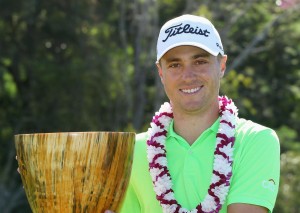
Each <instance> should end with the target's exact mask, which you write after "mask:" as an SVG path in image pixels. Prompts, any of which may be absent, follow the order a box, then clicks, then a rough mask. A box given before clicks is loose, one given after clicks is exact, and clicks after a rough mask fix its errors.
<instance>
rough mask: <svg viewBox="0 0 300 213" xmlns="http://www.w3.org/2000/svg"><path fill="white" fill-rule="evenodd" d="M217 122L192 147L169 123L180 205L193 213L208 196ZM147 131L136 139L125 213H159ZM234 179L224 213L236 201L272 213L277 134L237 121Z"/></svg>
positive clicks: (170, 154) (169, 150)
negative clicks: (150, 172) (150, 163)
mask: <svg viewBox="0 0 300 213" xmlns="http://www.w3.org/2000/svg"><path fill="white" fill-rule="evenodd" d="M218 127H219V119H218V120H216V122H215V123H214V124H213V125H212V126H211V127H210V128H208V129H207V130H206V131H204V132H203V133H202V134H201V135H200V136H199V138H198V139H197V140H196V141H195V142H194V143H193V144H192V145H189V144H188V143H187V141H185V139H183V138H182V137H181V136H179V135H178V134H176V133H175V132H174V131H173V122H172V123H171V125H170V128H169V131H168V135H167V140H166V150H167V159H168V168H169V171H170V174H171V177H172V182H173V187H172V188H173V190H174V193H175V198H176V199H177V202H178V203H180V204H181V205H182V206H183V207H184V208H187V209H189V210H191V209H193V208H195V207H196V206H197V205H198V204H199V203H200V202H201V201H203V199H204V197H205V196H206V194H207V190H208V188H209V185H210V182H211V176H212V171H213V160H214V154H213V153H214V150H215V144H216V133H217V131H218ZM146 139H147V133H141V134H138V135H137V141H136V146H135V151H134V160H133V165H132V173H131V178H130V183H129V186H128V190H127V193H126V197H125V200H124V203H123V206H122V209H121V212H122V213H160V212H162V208H161V206H160V204H159V202H158V201H157V200H156V197H155V196H156V195H155V192H154V190H153V184H152V181H151V176H150V174H149V170H148V169H149V166H148V161H147V152H146V150H147V145H146ZM232 172H233V176H232V179H231V186H230V190H229V193H228V196H227V199H226V202H225V203H224V204H223V207H222V209H221V211H220V213H225V212H227V206H228V205H230V204H232V203H247V204H254V205H259V206H264V207H266V208H268V209H269V212H272V210H273V207H274V204H275V200H276V196H277V193H278V185H279V172H280V148H279V141H278V138H277V135H276V133H275V132H274V131H273V130H272V129H270V128H267V127H264V126H261V125H259V124H256V123H253V122H251V121H248V120H245V119H239V120H238V124H237V128H236V141H235V144H234V163H233V169H232Z"/></svg>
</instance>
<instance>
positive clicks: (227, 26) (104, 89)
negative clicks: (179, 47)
mask: <svg viewBox="0 0 300 213" xmlns="http://www.w3.org/2000/svg"><path fill="white" fill-rule="evenodd" d="M298 2H299V1H298V0H281V1H279V0H278V1H276V4H275V2H274V1H273V0H267V1H259V0H252V1H240V0H230V1H226V2H224V1H210V0H202V1H200V0H187V1H184V0H176V1H175V0H160V1H153V0H143V1H141V0H113V1H112V0H102V1H95V0H85V1H73V2H70V1H66V0H59V1H58V0H52V1H35V0H28V1H16V0H10V1H8V0H2V1H0V143H1V149H0V165H1V170H0V209H1V210H2V209H3V211H4V213H5V212H7V213H9V212H22V213H24V212H30V210H29V207H28V203H27V200H26V197H25V194H24V191H23V188H22V186H21V182H20V177H19V175H18V174H17V172H16V168H17V165H16V162H15V160H14V158H15V157H14V156H15V150H14V144H13V135H14V134H18V133H30V132H54V131H102V130H107V131H126V130H132V131H138V132H139V131H143V130H146V128H147V127H148V123H149V121H150V119H151V116H152V114H153V111H155V110H157V109H158V107H159V106H160V104H161V103H162V102H163V101H164V100H166V97H165V96H164V94H163V90H162V87H161V82H160V79H159V77H158V75H157V74H156V67H155V48H156V47H155V46H156V38H157V35H158V30H159V28H160V26H161V25H162V24H163V23H164V22H165V21H167V20H168V19H170V18H172V17H174V16H177V15H179V14H183V13H192V14H196V15H204V16H206V17H208V18H209V19H211V20H212V21H213V23H214V24H215V25H216V27H217V28H218V30H219V31H220V34H221V37H222V38H223V44H224V47H225V52H226V54H228V56H229V60H228V67H227V74H226V76H225V78H224V80H223V82H222V93H226V94H227V95H228V96H230V97H232V98H233V99H235V102H236V103H237V105H238V106H239V109H240V112H239V114H240V115H241V116H242V117H245V118H249V119H252V120H254V121H257V122H259V123H262V124H265V125H267V126H270V127H272V128H275V129H276V130H277V132H278V134H279V137H280V140H281V146H282V153H283V154H282V176H281V183H282V184H281V185H280V187H281V188H280V189H281V190H280V193H279V196H278V202H277V204H276V208H275V210H274V212H283V213H284V212H288V213H290V212H298V211H299V206H300V203H299V201H298V200H297V199H296V198H297V197H299V196H298V195H299V192H300V189H299V183H300V180H299V179H300V177H299V174H298V173H297V171H298V170H297V167H298V166H299V161H298V160H297V159H298V156H299V155H300V149H299V144H300V136H299V132H300V123H299V117H300V95H299V94H300V57H299V56H300V51H299V50H300V44H299V37H300V13H298V12H297V11H299V7H300V6H299V3H298ZM291 5H292V6H291ZM287 203H288V205H287Z"/></svg>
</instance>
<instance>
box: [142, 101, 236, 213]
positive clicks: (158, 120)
mask: <svg viewBox="0 0 300 213" xmlns="http://www.w3.org/2000/svg"><path fill="white" fill-rule="evenodd" d="M219 114H220V116H221V119H220V127H219V129H218V133H217V136H216V137H217V142H216V149H215V152H214V163H213V175H212V179H211V184H210V186H209V189H208V194H207V195H206V196H205V198H204V200H203V201H202V202H201V203H200V204H199V205H198V206H196V208H195V209H193V210H191V211H189V210H187V209H185V208H183V207H182V206H181V205H180V204H179V203H178V202H177V200H176V198H175V195H174V191H173V190H172V180H171V175H170V172H169V170H168V167H167V165H168V162H167V158H166V147H165V141H166V136H167V130H168V128H169V125H170V123H171V121H172V119H173V112H172V108H171V105H170V104H169V103H167V102H166V103H164V104H163V105H162V106H161V108H160V110H159V111H158V112H156V113H155V116H154V117H153V119H152V122H151V128H149V130H148V139H147V145H148V146H147V158H148V161H149V171H150V175H151V178H152V182H153V185H154V191H155V193H156V199H157V200H158V201H159V202H160V205H161V206H162V209H163V212H164V213H197V212H200V213H218V212H219V211H220V209H221V207H222V204H223V203H224V201H225V199H226V196H227V194H228V191H229V186H230V179H231V176H232V163H233V145H234V141H235V136H234V135H235V126H236V120H237V119H236V118H237V114H238V113H237V108H236V106H235V105H234V103H233V101H232V100H231V99H228V98H227V97H226V96H222V97H219Z"/></svg>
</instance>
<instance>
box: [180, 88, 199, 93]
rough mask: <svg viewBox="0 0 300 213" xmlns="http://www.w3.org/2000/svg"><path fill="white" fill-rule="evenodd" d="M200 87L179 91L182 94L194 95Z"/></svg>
mask: <svg viewBox="0 0 300 213" xmlns="http://www.w3.org/2000/svg"><path fill="white" fill-rule="evenodd" d="M202 87H203V86H201V87H195V88H191V89H180V91H181V92H182V93H184V94H194V93H197V92H198V91H199V90H200V89H201V88H202Z"/></svg>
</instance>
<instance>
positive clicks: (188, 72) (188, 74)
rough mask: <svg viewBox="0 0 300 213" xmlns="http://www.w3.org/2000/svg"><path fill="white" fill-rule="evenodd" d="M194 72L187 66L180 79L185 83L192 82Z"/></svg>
mask: <svg viewBox="0 0 300 213" xmlns="http://www.w3.org/2000/svg"><path fill="white" fill-rule="evenodd" d="M195 76H196V75H195V70H194V68H193V67H192V66H190V65H187V66H185V67H184V69H183V74H182V79H183V80H185V81H189V80H193V79H194V78H195Z"/></svg>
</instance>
